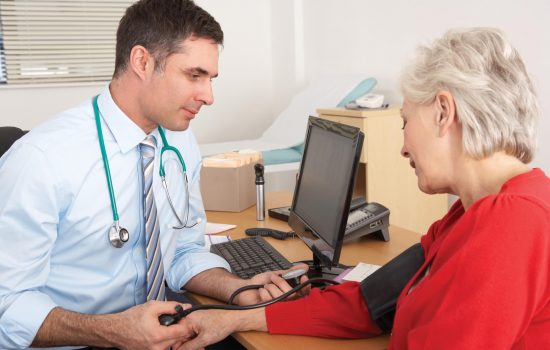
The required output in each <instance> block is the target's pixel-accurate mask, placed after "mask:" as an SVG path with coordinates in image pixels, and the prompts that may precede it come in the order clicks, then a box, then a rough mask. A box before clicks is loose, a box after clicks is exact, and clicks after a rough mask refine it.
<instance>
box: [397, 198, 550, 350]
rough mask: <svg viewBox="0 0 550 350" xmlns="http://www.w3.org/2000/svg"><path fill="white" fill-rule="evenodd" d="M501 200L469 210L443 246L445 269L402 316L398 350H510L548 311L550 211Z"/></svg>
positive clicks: (437, 268) (434, 273)
mask: <svg viewBox="0 0 550 350" xmlns="http://www.w3.org/2000/svg"><path fill="white" fill-rule="evenodd" d="M499 197H500V198H497V199H496V200H495V198H488V199H485V200H483V201H482V202H481V203H477V205H475V207H474V206H472V207H471V208H470V209H469V211H468V212H466V214H464V221H463V222H462V223H461V224H460V230H459V229H458V228H459V227H458V226H457V227H455V232H454V233H453V235H452V236H448V237H446V238H445V241H444V244H443V245H442V248H441V249H440V252H439V254H438V258H439V259H441V260H440V261H441V263H437V259H436V261H434V263H433V265H432V267H433V269H432V270H431V271H430V273H429V275H428V276H427V277H426V279H425V280H424V281H423V282H421V283H420V284H419V285H418V287H417V288H416V289H415V290H413V291H412V292H411V294H410V295H409V296H407V297H406V299H410V300H404V302H403V308H402V309H400V308H398V310H397V315H396V321H395V325H394V329H393V332H394V334H393V337H392V343H393V344H392V345H393V346H394V347H395V348H408V349H510V348H512V347H514V345H518V343H517V341H518V340H519V339H521V338H522V336H523V335H524V334H525V332H526V331H527V329H529V327H530V326H531V325H532V322H533V318H534V317H536V315H537V314H538V313H540V312H541V310H543V308H544V307H545V305H548V303H549V302H550V288H549V283H548V276H550V263H549V262H550V249H549V247H550V234H549V233H550V232H549V227H550V222H549V221H550V220H549V218H550V215H548V208H544V206H543V205H541V204H540V203H537V202H533V201H530V200H526V199H525V198H522V197H518V196H511V195H510V196H499ZM470 211H472V212H470ZM457 225H458V224H457ZM453 252H454V253H453ZM447 257H448V259H447ZM435 287H437V288H435ZM420 313H422V314H420ZM398 320H399V322H398ZM398 323H402V325H403V324H405V325H404V328H399V326H398Z"/></svg>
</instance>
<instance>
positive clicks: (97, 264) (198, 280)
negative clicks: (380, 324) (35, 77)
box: [0, 0, 289, 349]
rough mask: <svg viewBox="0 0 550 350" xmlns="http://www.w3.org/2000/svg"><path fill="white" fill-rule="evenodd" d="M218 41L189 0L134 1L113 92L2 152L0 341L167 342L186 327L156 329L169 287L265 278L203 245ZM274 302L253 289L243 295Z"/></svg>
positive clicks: (216, 293) (215, 289)
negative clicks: (200, 132)
mask: <svg viewBox="0 0 550 350" xmlns="http://www.w3.org/2000/svg"><path fill="white" fill-rule="evenodd" d="M222 42H223V32H222V30H221V28H220V26H219V24H218V23H217V22H216V20H215V19H214V18H213V17H212V16H211V15H209V14H208V13H207V12H206V11H204V10H203V9H201V8H200V7H198V6H196V5H195V4H194V3H193V2H192V1H187V0H141V1H138V2H137V3H135V4H134V5H132V6H131V7H130V8H128V9H127V11H126V14H125V15H124V17H123V18H122V20H121V21H120V25H119V28H118V32H117V44H116V63H115V72H114V75H113V80H112V81H111V83H110V84H109V85H108V87H106V88H105V90H103V91H102V92H101V93H100V94H99V95H98V96H97V97H93V98H90V99H89V100H86V101H84V102H83V103H82V104H81V105H80V106H78V107H76V108H73V109H70V110H68V111H65V112H63V113H61V114H60V115H59V116H57V118H55V119H53V120H51V121H49V122H46V123H44V124H42V125H40V126H38V127H36V128H34V129H33V130H32V131H31V132H30V133H28V134H27V136H26V137H24V138H22V139H21V140H19V141H18V142H16V143H15V144H14V146H13V147H12V148H11V149H10V150H9V151H8V152H7V153H6V154H5V156H4V157H2V158H1V159H0V183H1V186H0V198H2V201H0V348H1V349H25V348H28V347H56V348H62V347H63V348H64V347H66V346H68V347H69V348H84V347H86V346H92V347H117V348H124V349H166V348H168V347H170V346H171V345H173V344H175V343H176V342H178V343H179V342H184V341H186V340H187V336H188V333H187V330H186V328H184V327H183V326H182V325H174V326H171V327H164V326H160V324H159V321H158V316H159V315H160V314H163V313H173V312H174V307H175V305H176V303H175V302H164V301H162V300H164V294H165V290H164V287H165V283H164V281H165V282H166V285H167V286H168V287H169V288H170V289H172V290H174V291H179V290H180V289H182V288H183V289H186V290H189V291H193V292H195V293H201V294H204V295H208V296H211V297H214V298H217V299H220V300H227V299H228V297H229V296H230V295H231V293H232V292H233V291H235V290H236V289H237V288H239V287H242V286H243V285H246V284H250V283H254V284H258V283H259V284H266V283H270V278H271V276H270V275H269V274H263V275H259V276H256V277H255V278H254V279H253V280H251V281H246V280H242V279H239V278H237V277H236V276H234V275H232V274H231V273H229V272H228V269H229V266H228V265H227V263H226V262H225V261H224V260H222V259H221V258H219V257H217V256H216V255H213V254H210V253H209V252H208V251H207V250H206V249H205V248H204V245H203V231H204V226H205V224H206V218H205V212H204V208H203V204H202V200H201V195H200V191H199V172H200V162H201V158H200V154H199V150H198V146H197V142H196V140H195V137H194V136H193V133H192V131H191V130H190V129H189V124H190V122H191V121H192V120H193V119H194V118H195V117H196V115H197V113H198V112H199V111H200V109H201V107H202V106H204V105H210V104H212V103H213V102H214V99H213V95H212V85H211V81H212V79H214V78H216V77H217V75H218V55H219V48H220V45H221V44H222ZM171 147H173V148H175V149H177V150H179V152H180V153H181V157H182V158H181V159H180V158H179V155H178V154H176V153H177V152H174V151H173V149H172V148H171ZM163 148H170V149H171V150H169V151H165V152H164V153H163V154H162V156H161V149H163ZM102 155H103V156H102ZM161 159H162V165H163V166H162V168H163V170H164V172H165V174H166V184H167V188H166V189H165V188H163V184H162V181H161V178H160V176H159V170H160V161H161ZM184 170H186V174H184ZM185 177H187V180H188V185H187V184H186V179H185ZM168 197H170V198H168ZM182 226H185V227H184V228H182ZM279 285H280V286H281V287H280V288H281V289H287V288H288V289H289V287H288V285H286V283H284V282H283V283H279ZM271 288H272V287H270V289H271ZM270 297H271V296H270V294H269V293H268V292H267V291H266V290H262V291H261V292H258V291H248V292H246V293H243V294H241V296H240V297H239V299H238V300H237V303H239V304H250V303H255V302H258V301H260V300H264V299H266V298H270Z"/></svg>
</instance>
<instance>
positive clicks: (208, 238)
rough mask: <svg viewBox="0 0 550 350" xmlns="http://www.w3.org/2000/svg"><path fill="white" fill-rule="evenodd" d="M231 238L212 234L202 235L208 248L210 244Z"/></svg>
mask: <svg viewBox="0 0 550 350" xmlns="http://www.w3.org/2000/svg"><path fill="white" fill-rule="evenodd" d="M230 240H231V237H229V236H213V235H204V246H205V247H206V248H208V249H210V246H211V245H212V244H216V243H223V242H228V241H230Z"/></svg>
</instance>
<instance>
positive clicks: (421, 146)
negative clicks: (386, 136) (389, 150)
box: [401, 99, 451, 194]
mask: <svg viewBox="0 0 550 350" xmlns="http://www.w3.org/2000/svg"><path fill="white" fill-rule="evenodd" d="M440 113H441V112H440V109H439V108H437V102H434V103H431V104H429V105H420V104H416V103H412V102H410V101H408V100H407V99H405V100H404V102H403V107H402V109H401V117H402V118H403V148H402V149H401V155H403V157H405V158H408V159H409V163H410V165H411V167H412V168H413V169H414V172H415V174H416V176H417V178H418V187H419V188H420V190H421V191H422V192H425V193H429V194H432V193H448V192H449V186H450V178H451V174H450V169H451V167H450V164H449V162H450V158H451V157H450V149H449V142H448V137H447V136H448V134H445V135H442V134H441V118H440Z"/></svg>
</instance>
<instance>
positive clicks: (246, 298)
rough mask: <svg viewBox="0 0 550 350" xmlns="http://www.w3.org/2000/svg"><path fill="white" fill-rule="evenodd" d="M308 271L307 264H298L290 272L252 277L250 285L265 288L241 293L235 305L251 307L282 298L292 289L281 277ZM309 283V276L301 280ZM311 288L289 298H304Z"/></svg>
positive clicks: (273, 272)
mask: <svg viewBox="0 0 550 350" xmlns="http://www.w3.org/2000/svg"><path fill="white" fill-rule="evenodd" d="M299 269H303V270H306V271H307V270H308V266H307V265H305V264H298V265H295V266H293V267H291V268H290V269H288V270H278V271H268V272H264V273H260V274H258V275H256V276H254V277H252V278H251V279H250V280H249V281H250V283H248V284H260V285H263V286H264V287H263V288H259V289H257V290H248V291H244V292H242V293H240V294H239V295H238V296H237V297H236V298H235V303H236V304H238V305H250V304H257V303H261V302H264V301H268V300H271V299H273V298H276V297H278V296H280V295H281V294H283V293H286V292H288V291H289V290H291V289H292V287H291V286H290V285H289V284H288V283H287V282H286V280H285V279H283V278H282V277H281V275H283V274H285V273H286V272H288V271H292V270H299ZM305 281H307V276H305V275H303V276H302V277H301V278H300V282H302V283H303V282H305ZM310 290H311V288H310V287H309V286H307V287H305V288H303V289H302V290H300V292H299V293H297V294H298V295H296V294H293V295H291V296H290V297H289V298H296V297H298V296H304V295H307V294H308V293H309V291H310Z"/></svg>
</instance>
